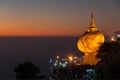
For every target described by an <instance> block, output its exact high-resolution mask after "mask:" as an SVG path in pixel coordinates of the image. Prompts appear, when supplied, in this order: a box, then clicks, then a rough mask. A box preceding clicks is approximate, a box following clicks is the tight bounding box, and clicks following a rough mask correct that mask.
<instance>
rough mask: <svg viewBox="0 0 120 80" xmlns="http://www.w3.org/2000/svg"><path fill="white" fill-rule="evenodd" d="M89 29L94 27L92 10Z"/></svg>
mask: <svg viewBox="0 0 120 80" xmlns="http://www.w3.org/2000/svg"><path fill="white" fill-rule="evenodd" d="M90 27H96V26H95V23H94V11H93V10H92V14H91V23H90Z"/></svg>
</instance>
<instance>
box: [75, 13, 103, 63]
mask: <svg viewBox="0 0 120 80" xmlns="http://www.w3.org/2000/svg"><path fill="white" fill-rule="evenodd" d="M103 43H104V35H103V33H101V32H100V31H98V28H97V27H96V25H95V23H94V13H93V11H92V14H91V23H90V27H88V29H87V31H86V32H85V33H84V34H83V35H82V36H81V37H80V38H79V40H78V42H77V46H78V49H79V50H80V51H81V52H83V53H84V56H83V63H84V64H90V65H95V64H96V63H97V62H98V61H99V60H100V59H98V58H96V54H97V50H98V49H99V47H100V46H101V45H102V44H103Z"/></svg>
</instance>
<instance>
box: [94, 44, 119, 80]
mask: <svg viewBox="0 0 120 80" xmlns="http://www.w3.org/2000/svg"><path fill="white" fill-rule="evenodd" d="M97 57H99V58H101V61H100V62H99V63H98V64H97V65H96V71H97V75H98V78H99V79H100V80H101V79H120V76H119V75H120V68H119V67H120V62H119V61H120V43H119V42H107V43H104V44H103V45H102V46H101V47H100V49H99V50H98V55H97Z"/></svg>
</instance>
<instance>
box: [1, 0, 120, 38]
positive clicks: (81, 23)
mask: <svg viewBox="0 0 120 80" xmlns="http://www.w3.org/2000/svg"><path fill="white" fill-rule="evenodd" d="M92 8H93V9H94V13H95V24H96V26H97V27H98V28H99V30H100V31H102V32H103V33H104V34H107V35H112V34H113V33H114V32H115V31H119V30H120V0H0V36H79V35H81V34H82V33H83V32H85V31H86V29H87V27H89V25H90V14H91V10H92Z"/></svg>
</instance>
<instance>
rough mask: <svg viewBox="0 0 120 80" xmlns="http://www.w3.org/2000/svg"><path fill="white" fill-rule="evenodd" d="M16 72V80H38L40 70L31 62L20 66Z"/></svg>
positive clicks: (15, 69)
mask: <svg viewBox="0 0 120 80" xmlns="http://www.w3.org/2000/svg"><path fill="white" fill-rule="evenodd" d="M14 71H15V72H16V80H33V79H38V78H39V77H38V73H40V70H39V68H38V67H36V66H35V65H34V64H33V63H32V62H31V61H29V62H25V63H23V64H18V65H17V66H16V67H15V68H14Z"/></svg>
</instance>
